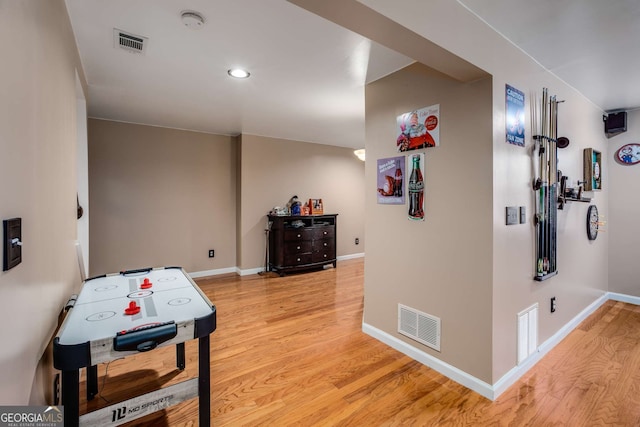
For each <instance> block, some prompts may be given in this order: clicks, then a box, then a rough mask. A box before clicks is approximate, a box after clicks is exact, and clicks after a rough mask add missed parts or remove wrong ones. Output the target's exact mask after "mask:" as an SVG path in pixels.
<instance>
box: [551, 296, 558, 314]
mask: <svg viewBox="0 0 640 427" xmlns="http://www.w3.org/2000/svg"><path fill="white" fill-rule="evenodd" d="M556 308H557V305H556V297H551V312H552V313H555V311H556Z"/></svg>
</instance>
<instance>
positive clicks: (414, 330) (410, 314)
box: [398, 304, 440, 351]
mask: <svg viewBox="0 0 640 427" xmlns="http://www.w3.org/2000/svg"><path fill="white" fill-rule="evenodd" d="M398 332H400V333H401V334H402V335H406V336H408V337H409V338H411V339H414V340H416V341H418V342H420V343H422V344H424V345H427V346H429V347H431V348H432V349H434V350H438V351H440V319H439V318H438V317H435V316H431V315H429V314H426V313H422V312H420V311H418V310H415V309H413V308H410V307H407V306H405V305H402V304H398Z"/></svg>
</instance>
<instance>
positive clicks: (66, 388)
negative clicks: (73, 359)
mask: <svg viewBox="0 0 640 427" xmlns="http://www.w3.org/2000/svg"><path fill="white" fill-rule="evenodd" d="M79 399H80V371H79V370H77V369H74V370H71V371H62V406H64V426H65V427H76V426H78V425H79V422H80V420H79V415H80V402H79Z"/></svg>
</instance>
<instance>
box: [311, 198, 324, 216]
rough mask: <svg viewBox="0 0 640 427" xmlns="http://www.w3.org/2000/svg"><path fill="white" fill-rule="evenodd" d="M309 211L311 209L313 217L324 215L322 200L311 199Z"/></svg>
mask: <svg viewBox="0 0 640 427" xmlns="http://www.w3.org/2000/svg"><path fill="white" fill-rule="evenodd" d="M309 209H311V215H322V214H323V213H324V208H323V207H322V199H309Z"/></svg>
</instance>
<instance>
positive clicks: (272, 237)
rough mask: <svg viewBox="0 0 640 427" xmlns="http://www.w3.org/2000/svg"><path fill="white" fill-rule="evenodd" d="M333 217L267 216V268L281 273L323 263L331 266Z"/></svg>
mask: <svg viewBox="0 0 640 427" xmlns="http://www.w3.org/2000/svg"><path fill="white" fill-rule="evenodd" d="M311 206H313V205H311ZM337 216H338V215H337V214H328V215H308V216H306V215H299V216H277V215H269V221H272V226H271V231H270V233H269V269H270V270H272V271H277V272H278V273H280V275H281V276H284V275H285V274H286V273H288V272H293V271H300V270H308V269H313V268H321V267H323V266H325V265H327V264H333V267H334V268H335V267H336V227H337V224H336V220H337Z"/></svg>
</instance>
